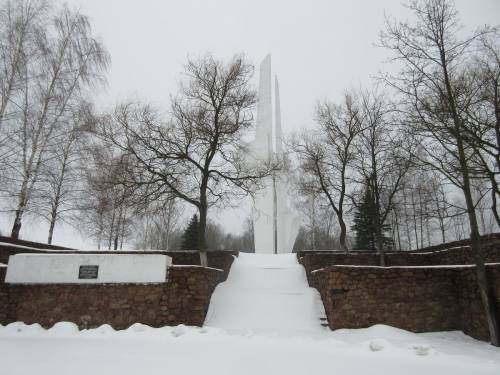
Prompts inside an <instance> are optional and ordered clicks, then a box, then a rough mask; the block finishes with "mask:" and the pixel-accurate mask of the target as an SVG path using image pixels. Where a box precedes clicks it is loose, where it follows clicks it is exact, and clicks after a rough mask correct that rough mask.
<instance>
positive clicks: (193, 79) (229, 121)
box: [103, 55, 270, 265]
mask: <svg viewBox="0 0 500 375" xmlns="http://www.w3.org/2000/svg"><path fill="white" fill-rule="evenodd" d="M252 74H253V68H252V66H251V65H249V64H248V63H247V62H246V61H245V60H244V58H243V57H240V56H236V57H234V58H233V59H232V60H231V61H230V62H229V63H223V62H222V61H218V60H216V59H215V58H214V57H213V56H211V55H208V56H206V57H203V58H200V59H197V60H189V61H188V63H187V65H186V76H187V81H186V82H185V83H184V84H182V85H181V89H180V94H179V95H178V96H176V97H174V98H173V99H172V106H171V118H170V119H169V120H168V121H163V120H161V119H160V116H159V115H158V114H157V113H156V112H155V111H153V110H152V109H151V108H149V107H147V106H146V107H143V106H139V105H132V104H127V105H123V106H120V107H119V108H117V110H116V112H115V114H114V116H113V120H112V121H110V122H109V123H108V126H105V127H104V129H103V134H104V136H105V137H106V138H107V139H108V140H109V141H110V142H111V143H112V144H114V145H115V146H116V147H118V148H119V149H121V150H123V152H126V153H127V154H129V155H130V156H131V158H132V160H133V161H132V163H131V164H132V169H131V176H133V179H132V180H131V181H128V182H129V183H130V184H132V185H133V186H135V187H136V188H143V189H144V192H145V194H147V195H148V196H149V197H150V198H151V197H154V196H157V197H160V196H165V195H173V196H175V197H177V198H179V199H181V200H183V201H185V202H187V203H189V204H191V205H193V206H195V207H196V209H197V210H198V211H199V226H200V227H199V244H200V250H201V255H200V256H201V261H202V264H203V265H206V264H207V262H206V253H205V249H206V242H205V231H206V225H207V213H208V209H209V208H210V207H211V206H214V205H217V204H223V203H224V202H226V203H227V202H228V201H229V200H230V199H231V198H233V197H234V196H235V195H241V194H243V195H246V194H249V193H251V192H252V187H253V186H255V185H258V184H259V183H260V180H261V178H262V177H264V176H267V175H269V173H270V168H269V167H268V166H266V167H263V168H261V167H260V166H252V165H253V164H252V163H249V162H248V161H247V158H246V153H247V152H246V145H245V144H244V142H243V138H244V137H245V135H246V133H247V131H248V130H250V129H251V127H252V120H253V116H252V112H251V110H252V109H253V107H254V104H255V92H254V90H252V89H251V88H250V86H249V81H250V78H251V77H252Z"/></svg>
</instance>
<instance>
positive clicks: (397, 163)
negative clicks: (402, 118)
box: [355, 92, 411, 266]
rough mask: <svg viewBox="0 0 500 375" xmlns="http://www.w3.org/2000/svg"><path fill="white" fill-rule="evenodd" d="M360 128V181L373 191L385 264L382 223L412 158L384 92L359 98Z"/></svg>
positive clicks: (358, 151) (377, 242) (379, 240)
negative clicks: (404, 152) (403, 143)
mask: <svg viewBox="0 0 500 375" xmlns="http://www.w3.org/2000/svg"><path fill="white" fill-rule="evenodd" d="M361 110H362V113H363V114H362V119H363V120H362V121H363V123H362V132H361V134H360V136H359V138H358V139H357V140H356V154H357V160H356V167H355V168H356V170H357V172H358V174H359V181H358V183H359V184H362V185H367V187H368V188H369V189H370V191H371V192H372V194H373V198H374V206H375V210H374V211H375V213H374V215H375V217H374V218H373V221H374V227H375V238H376V248H377V252H378V253H379V256H380V265H381V266H385V248H384V233H383V232H384V229H383V228H384V226H385V224H386V222H387V220H388V219H389V215H390V214H391V212H392V210H393V208H394V204H395V197H396V194H397V193H398V191H399V190H400V189H401V188H402V184H403V181H404V176H405V175H406V173H407V172H408V170H409V168H410V165H411V161H410V159H409V158H407V157H406V156H405V155H403V152H402V141H403V140H402V138H401V136H400V134H399V133H398V131H397V128H393V126H392V125H394V119H391V111H390V107H389V106H388V103H387V101H386V99H385V98H384V96H383V95H380V94H377V93H368V92H365V93H364V94H363V95H362V98H361Z"/></svg>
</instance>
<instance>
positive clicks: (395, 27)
mask: <svg viewBox="0 0 500 375" xmlns="http://www.w3.org/2000/svg"><path fill="white" fill-rule="evenodd" d="M409 8H410V9H411V10H412V11H413V12H414V14H415V16H416V17H417V22H416V23H415V24H413V25H410V24H409V23H407V22H395V21H392V20H390V19H389V20H388V21H387V25H386V30H385V31H384V32H383V33H382V35H381V42H382V45H383V46H384V47H386V48H387V49H389V50H391V51H392V52H393V53H394V59H395V60H398V61H400V62H401V63H402V66H403V67H402V70H401V72H400V74H399V75H396V76H390V75H388V76H386V77H385V80H386V82H387V83H388V84H389V85H391V86H392V87H393V88H395V89H397V90H398V91H399V92H400V93H401V94H402V97H403V98H404V100H405V105H406V107H407V109H408V122H409V124H411V133H412V135H413V136H414V137H415V138H416V139H417V140H418V141H419V143H420V145H421V152H422V155H424V157H419V158H420V161H421V162H422V163H424V164H427V165H429V166H431V167H432V168H433V169H436V170H438V171H439V172H440V173H442V174H443V175H445V176H446V177H447V178H448V180H449V181H450V182H451V183H453V184H454V185H455V186H457V187H458V188H460V189H461V191H462V192H463V195H464V199H465V203H466V207H467V215H468V219H469V227H470V232H471V233H470V238H471V248H472V252H473V254H474V259H475V264H476V271H477V280H478V286H479V290H480V294H481V298H482V301H483V304H484V308H485V312H486V316H487V321H488V326H489V331H490V338H491V343H492V344H493V345H496V346H498V345H499V344H500V341H499V336H498V322H497V317H496V316H495V313H494V305H493V299H492V292H491V286H490V283H489V282H488V279H487V275H486V269H485V265H484V257H483V254H482V251H481V242H480V235H479V225H478V220H477V216H476V209H475V208H476V207H475V204H474V200H473V197H472V189H471V179H472V177H471V175H472V174H473V170H472V165H471V159H472V158H473V157H474V150H473V149H472V148H471V147H470V144H468V143H467V136H468V133H469V131H468V130H467V127H468V121H467V119H466V117H465V113H466V108H467V107H468V103H469V100H470V98H471V92H470V91H469V90H467V89H464V87H466V86H465V85H464V84H463V82H465V81H466V80H467V77H466V74H465V72H464V68H465V67H466V66H467V64H468V62H469V61H470V59H471V56H472V55H473V50H472V48H471V47H472V44H473V42H474V41H476V40H478V38H480V37H481V36H482V35H485V34H487V33H488V32H489V30H488V29H486V30H480V31H479V32H477V33H474V34H473V35H471V36H470V37H468V38H467V39H464V40H461V39H459V37H458V36H459V35H460V32H459V19H458V14H457V11H456V10H455V8H454V6H453V4H452V3H451V2H450V1H448V0H426V1H422V2H416V1H415V2H412V3H411V4H410V5H409Z"/></svg>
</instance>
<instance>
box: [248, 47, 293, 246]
mask: <svg viewBox="0 0 500 375" xmlns="http://www.w3.org/2000/svg"><path fill="white" fill-rule="evenodd" d="M274 95H275V100H274V108H275V111H274V115H275V123H274V125H275V126H274V137H273V102H272V80H271V55H267V56H266V58H265V59H264V60H263V61H262V63H261V64H260V77H259V96H258V104H257V126H256V131H255V140H254V141H253V143H252V147H251V150H252V155H253V157H254V158H255V159H257V160H262V161H271V160H273V159H275V158H279V159H281V158H283V157H284V153H283V132H282V128H281V112H280V98H279V87H278V78H277V77H275V85H274ZM287 186H288V178H287V174H286V171H279V172H276V173H275V174H274V175H273V176H272V177H269V178H267V179H266V180H265V182H264V188H263V189H261V190H259V191H257V192H256V196H255V204H254V208H253V221H254V241H255V252H256V253H261V254H279V253H290V252H292V249H293V244H294V243H295V238H296V237H297V233H298V228H299V220H298V218H297V217H296V215H295V214H294V213H293V211H292V210H291V208H290V207H291V206H290V204H289V197H288V194H287V192H288V190H289V189H287Z"/></svg>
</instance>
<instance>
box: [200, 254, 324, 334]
mask: <svg viewBox="0 0 500 375" xmlns="http://www.w3.org/2000/svg"><path fill="white" fill-rule="evenodd" d="M324 316H325V313H324V309H323V303H322V302H321V297H320V296H319V293H318V292H317V291H316V290H315V289H313V288H310V287H309V285H308V283H307V279H306V274H305V270H304V267H302V266H301V265H300V264H299V263H298V262H297V257H296V255H295V254H279V255H263V254H244V253H242V254H240V256H239V257H238V258H237V259H235V261H234V263H233V265H232V266H231V271H230V273H229V277H228V279H227V281H226V282H224V283H221V284H219V286H218V287H217V288H216V290H215V292H214V294H213V295H212V299H211V301H210V308H209V310H208V314H207V318H206V320H205V325H206V326H208V327H216V328H223V329H225V330H227V331H229V332H234V333H245V332H254V333H276V334H280V335H286V336H297V335H307V336H315V335H318V334H321V333H325V332H327V331H328V330H327V329H325V328H324V327H322V326H321V322H322V321H321V318H323V317H324Z"/></svg>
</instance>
